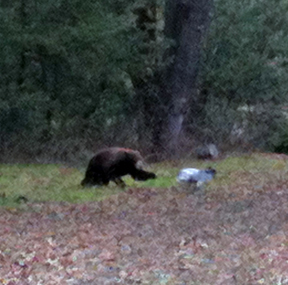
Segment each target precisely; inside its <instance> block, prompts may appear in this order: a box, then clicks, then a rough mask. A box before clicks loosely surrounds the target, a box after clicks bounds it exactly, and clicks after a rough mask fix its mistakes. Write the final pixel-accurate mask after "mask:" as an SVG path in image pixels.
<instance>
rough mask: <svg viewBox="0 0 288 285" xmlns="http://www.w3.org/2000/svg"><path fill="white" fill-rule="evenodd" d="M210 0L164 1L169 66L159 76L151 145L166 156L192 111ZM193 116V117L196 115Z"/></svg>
mask: <svg viewBox="0 0 288 285" xmlns="http://www.w3.org/2000/svg"><path fill="white" fill-rule="evenodd" d="M212 2H213V0H167V1H166V15H165V34H166V36H167V37H169V38H171V39H173V41H174V42H175V45H174V47H172V48H171V49H170V51H169V52H170V55H171V54H172V55H173V56H174V61H173V63H172V64H171V65H170V66H169V67H168V68H167V72H166V74H165V75H164V76H163V77H162V84H161V85H162V86H161V94H160V97H161V99H162V103H163V105H162V106H159V112H157V117H158V122H157V125H156V126H155V129H154V145H155V147H156V148H158V149H159V148H161V150H162V152H163V151H165V152H166V154H168V155H171V154H176V153H177V152H178V148H179V135H180V133H181V131H182V129H183V122H184V120H185V116H186V114H187V112H188V111H189V112H192V114H193V110H196V108H194V106H195V105H197V99H198V98H197V75H198V70H199V63H200V62H199V60H200V53H201V44H202V40H203V37H204V35H205V32H206V30H207V28H208V26H209V19H210V16H209V15H210V11H211V7H212ZM196 115H197V114H194V116H196Z"/></svg>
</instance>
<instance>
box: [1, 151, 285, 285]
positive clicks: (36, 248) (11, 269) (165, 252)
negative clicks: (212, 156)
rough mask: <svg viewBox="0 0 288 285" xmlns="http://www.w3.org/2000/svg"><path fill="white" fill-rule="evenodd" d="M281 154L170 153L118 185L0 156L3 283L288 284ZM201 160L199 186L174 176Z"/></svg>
mask: <svg viewBox="0 0 288 285" xmlns="http://www.w3.org/2000/svg"><path fill="white" fill-rule="evenodd" d="M287 161H288V159H287V156H284V155H277V154H252V155H249V156H248V155H247V156H229V157H226V158H223V159H219V160H217V161H214V162H200V161H170V162H165V163H160V164H155V165H152V166H151V170H152V171H155V172H156V174H157V176H158V178H157V179H156V180H150V181H147V182H143V183H142V182H135V181H133V180H132V179H131V178H129V177H126V178H125V180H126V183H127V185H128V186H127V188H126V189H125V190H123V189H119V188H118V187H116V186H115V185H113V183H111V185H110V186H109V187H101V188H90V189H89V188H82V187H80V185H79V183H80V181H81V179H82V178H83V175H84V171H85V169H80V170H78V169H75V168H67V167H65V166H63V165H1V166H0V173H1V174H0V196H1V198H0V200H1V203H2V207H0V225H1V227H0V240H1V243H0V260H1V265H0V284H28V283H29V284H64V283H65V282H68V281H69V284H76V285H78V284H79V285H80V284H116V283H117V284H167V285H170V284H171V285H172V284H173V285H175V284H179V285H180V284H187V285H196V284H205V285H206V284H207V285H208V284H215V285H218V284H219V285H225V284H227V285H228V284H229V285H232V284H235V285H236V284H251V285H257V284H277V285H278V284H279V285H280V284H281V285H282V284H288V265H287V256H288V195H287V193H288V179H287V177H288V176H287V172H288V163H287ZM207 166H212V167H214V168H216V169H217V176H216V179H214V180H212V181H211V183H209V185H207V186H206V187H205V188H204V189H203V190H202V191H198V192H196V193H189V192H188V193H187V192H186V193H185V191H183V190H184V189H182V186H180V185H177V183H176V179H175V178H176V175H177V173H178V171H179V169H181V168H182V167H197V168H205V167H207ZM185 190H187V189H185ZM188 190H189V189H188ZM198 193H200V195H198ZM202 194H203V195H202ZM4 196H5V197H4ZM19 196H25V197H27V199H28V203H22V204H21V205H19V204H17V203H16V202H15V199H16V198H17V197H19ZM108 196H109V197H108ZM100 200H101V201H100ZM53 201H67V202H70V203H55V202H53ZM97 201H98V202H97ZM74 203H77V204H74ZM28 281H29V282H28ZM65 284H66V283H65Z"/></svg>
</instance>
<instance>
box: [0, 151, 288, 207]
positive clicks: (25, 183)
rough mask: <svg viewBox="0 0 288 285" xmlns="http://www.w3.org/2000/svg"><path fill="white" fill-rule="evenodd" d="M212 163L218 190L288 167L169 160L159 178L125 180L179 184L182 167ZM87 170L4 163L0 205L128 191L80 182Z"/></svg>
mask: <svg viewBox="0 0 288 285" xmlns="http://www.w3.org/2000/svg"><path fill="white" fill-rule="evenodd" d="M208 166H212V167H214V168H216V169H217V179H216V180H214V181H212V182H211V183H210V184H209V186H208V188H207V191H209V189H210V190H211V191H214V192H215V191H223V189H225V187H227V186H229V185H232V184H235V183H236V184H237V185H239V183H240V184H241V183H242V182H243V181H242V182H241V180H245V181H247V180H250V179H252V182H253V185H254V186H255V187H256V188H257V187H258V188H261V187H263V186H264V185H265V184H266V183H270V182H271V180H275V179H279V178H280V176H281V175H282V174H283V173H286V172H287V171H288V164H287V163H286V161H284V160H280V161H279V159H275V158H274V159H273V158H272V157H269V156H264V155H261V154H254V155H252V156H235V157H228V158H226V159H223V160H219V161H215V162H202V161H184V160H182V161H180V160H179V161H173V162H169V161H168V162H164V163H159V164H155V165H152V167H151V169H150V170H152V171H154V172H156V174H157V177H158V178H157V179H156V180H148V181H146V182H136V181H134V180H133V179H131V178H130V177H128V176H126V177H125V178H124V180H125V182H126V184H127V188H138V187H153V188H155V187H156V188H167V187H171V186H177V183H176V175H177V173H178V171H179V170H180V169H181V168H183V167H196V168H206V167H208ZM84 172H85V169H80V170H78V169H76V168H67V167H65V166H64V165H57V164H54V165H53V164H48V165H47V164H27V165H25V164H14V165H9V164H2V165H0V196H1V197H0V205H8V206H11V205H14V204H15V205H16V204H17V203H15V200H16V199H17V197H20V196H24V197H26V198H27V199H28V200H29V201H30V202H31V201H33V202H34V201H35V202H43V201H67V202H71V203H81V202H86V201H99V200H102V199H104V198H106V197H107V196H110V195H112V194H116V193H119V192H122V191H124V190H123V189H121V188H119V187H117V186H116V185H115V184H114V183H113V182H110V184H109V186H108V187H99V188H95V187H94V188H83V187H81V186H80V181H81V180H82V179H83V175H84ZM244 178H245V179H244ZM249 183H250V181H249ZM242 184H243V183H242ZM212 189H214V190H212ZM221 189H222V190H221Z"/></svg>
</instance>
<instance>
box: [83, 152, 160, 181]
mask: <svg viewBox="0 0 288 285" xmlns="http://www.w3.org/2000/svg"><path fill="white" fill-rule="evenodd" d="M143 165H144V160H143V158H142V156H141V154H140V152H139V151H136V150H132V149H128V148H120V147H110V148H105V149H103V150H101V151H99V152H98V153H97V154H96V155H95V156H94V157H92V159H91V160H90V162H89V164H88V168H87V170H86V174H85V178H84V179H83V180H82V182H81V185H82V186H93V185H108V184H109V181H114V182H115V183H116V184H117V185H118V186H121V187H125V183H124V181H123V180H122V179H121V177H122V176H124V175H127V174H129V175H131V176H132V178H133V179H134V180H139V181H145V180H148V179H155V178H156V175H155V174H154V173H152V172H147V171H145V170H143V169H142V168H143Z"/></svg>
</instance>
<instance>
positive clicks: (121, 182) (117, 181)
mask: <svg viewBox="0 0 288 285" xmlns="http://www.w3.org/2000/svg"><path fill="white" fill-rule="evenodd" d="M113 181H114V182H115V183H116V185H117V186H119V187H121V188H124V187H125V186H126V184H125V182H124V181H123V180H122V179H121V178H120V177H118V178H114V179H113Z"/></svg>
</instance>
